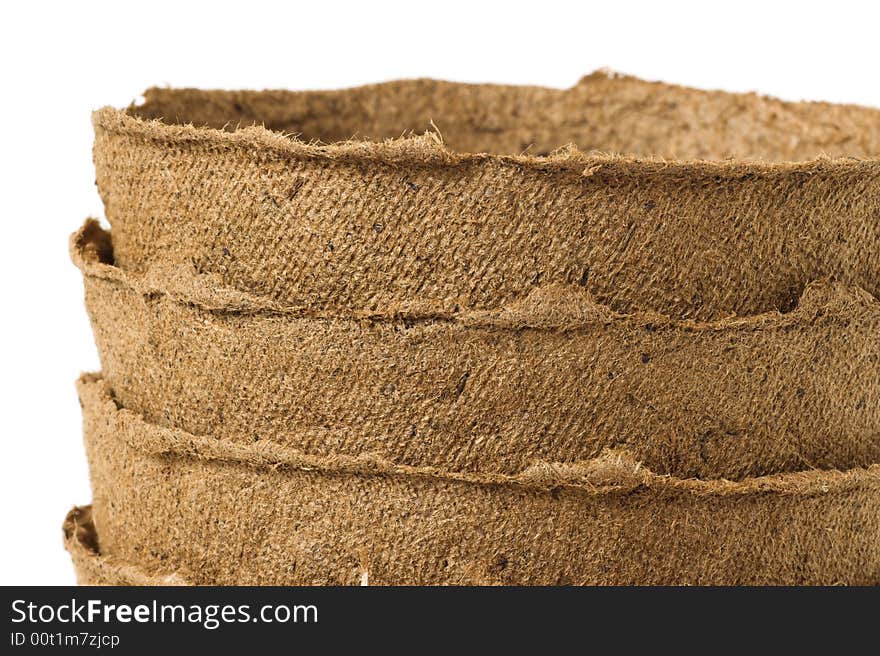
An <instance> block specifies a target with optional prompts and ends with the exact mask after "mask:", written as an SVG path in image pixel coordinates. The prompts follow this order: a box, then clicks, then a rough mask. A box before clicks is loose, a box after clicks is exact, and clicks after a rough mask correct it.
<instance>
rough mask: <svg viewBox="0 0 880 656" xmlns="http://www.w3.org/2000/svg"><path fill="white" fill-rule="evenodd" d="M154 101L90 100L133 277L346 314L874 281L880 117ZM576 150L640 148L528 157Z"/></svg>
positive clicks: (759, 100) (676, 94)
mask: <svg viewBox="0 0 880 656" xmlns="http://www.w3.org/2000/svg"><path fill="white" fill-rule="evenodd" d="M146 96H147V101H146V103H145V104H144V105H142V106H138V107H131V108H129V109H128V110H126V111H117V110H113V109H110V108H105V109H102V110H100V111H98V112H96V114H95V115H94V125H95V131H96V141H95V150H94V156H95V164H96V169H97V182H98V187H99V190H100V192H101V195H102V197H103V200H104V203H105V209H106V213H107V217H108V219H109V221H110V223H111V225H112V227H113V242H114V246H115V252H116V257H117V260H118V262H119V264H120V265H121V266H122V267H124V268H127V269H130V270H135V271H142V272H143V271H147V270H150V269H152V268H154V267H166V266H168V265H173V266H175V267H187V268H188V269H189V270H190V272H191V273H193V274H197V275H204V276H206V279H207V280H208V282H210V283H217V282H219V283H222V284H223V285H225V286H228V287H231V288H235V289H237V290H240V291H243V292H247V293H249V294H253V295H257V296H261V297H265V298H267V299H269V300H270V301H272V302H275V303H279V304H282V305H286V306H292V307H294V308H300V309H303V310H307V311H313V312H330V313H334V312H335V313H340V314H348V313H351V312H360V311H376V312H381V313H394V312H397V313H403V314H409V315H418V316H434V315H441V316H449V315H454V314H455V313H457V312H459V311H462V310H488V309H497V308H499V307H502V306H505V305H507V304H509V303H510V302H512V301H515V300H517V299H523V298H525V297H526V296H528V294H529V293H530V292H531V291H532V290H533V289H534V288H536V287H540V286H542V285H546V284H566V285H567V284H577V285H580V286H582V287H584V288H585V289H586V290H587V291H588V292H590V293H591V294H592V296H593V297H594V298H595V299H596V300H597V301H598V302H600V303H602V304H605V305H607V306H609V307H610V308H611V309H612V310H614V311H619V312H635V311H656V312H660V313H662V314H666V315H669V316H673V317H677V318H693V319H699V320H711V319H718V318H722V317H724V316H726V315H728V314H731V313H737V314H740V315H751V314H756V313H761V312H766V311H771V310H774V309H787V308H789V307H790V306H791V304H792V302H793V300H794V299H796V298H797V297H798V296H799V295H800V293H801V290H802V289H803V287H804V286H805V285H806V284H808V283H809V282H810V281H812V280H815V279H817V278H821V277H825V276H835V277H836V278H837V279H838V280H840V281H841V282H844V283H847V284H853V285H858V286H861V287H863V288H865V289H866V290H868V291H869V292H871V293H873V294H875V295H877V294H878V292H880V276H878V270H880V221H878V220H877V217H878V212H880V200H878V198H880V161H878V160H877V159H876V157H877V156H878V155H880V111H878V110H873V109H867V108H861V107H855V106H842V105H829V104H823V103H786V102H781V101H778V100H773V99H768V98H763V97H759V96H756V95H736V94H726V93H720V92H702V91H696V90H693V89H685V88H681V87H674V86H668V85H663V84H658V83H648V82H642V81H640V80H635V79H632V78H626V77H613V76H611V77H609V76H607V75H603V74H597V75H593V76H590V77H588V78H585V80H584V81H582V83H581V84H579V85H577V86H575V87H573V88H572V89H569V90H567V91H557V90H551V89H540V88H534V87H523V88H517V87H499V86H492V85H481V86H470V85H458V84H450V83H442V82H433V81H426V80H420V81H410V82H394V83H389V84H384V85H374V86H370V87H363V88H360V89H352V90H346V91H337V92H305V93H290V92H223V91H197V90H192V89H188V90H168V89H165V90H163V89H152V90H150V91H148V92H147V94H146ZM158 119H162V120H158ZM431 119H434V120H435V121H436V123H437V124H438V125H439V127H440V129H441V130H442V133H443V139H444V140H445V141H446V143H448V145H449V146H448V147H447V146H445V145H443V144H441V143H440V139H439V137H438V136H437V135H436V134H434V133H431V134H428V135H425V136H421V137H408V138H399V139H394V140H392V141H387V142H381V141H372V142H369V141H352V142H347V143H336V144H334V145H329V146H325V145H315V144H310V143H306V142H303V141H299V140H297V139H295V138H293V137H288V136H285V135H282V134H279V132H277V131H284V132H290V133H296V134H301V135H302V136H303V137H304V138H306V139H323V140H325V141H334V140H339V139H345V138H349V137H357V138H363V137H369V138H372V139H377V140H380V139H383V138H391V137H400V136H401V134H402V133H403V132H404V131H405V130H407V129H416V130H423V129H424V128H426V127H427V126H428V125H429V121H430V120H431ZM190 124H191V125H190ZM251 124H256V125H251ZM261 124H262V125H265V126H266V127H265V128H264V127H261ZM240 126H244V127H240ZM221 127H227V128H228V129H227V130H220V129H217V128H221ZM267 128H268V129H267ZM272 130H275V131H276V132H273V131H272ZM568 142H571V143H574V144H576V145H577V146H578V147H580V149H582V150H583V151H591V150H600V151H604V152H614V153H624V154H626V155H627V156H621V155H601V154H600V155H596V154H583V153H582V152H578V151H575V150H572V149H568V150H566V151H564V152H559V153H555V154H554V155H552V156H550V157H535V156H532V155H519V154H518V153H521V152H522V151H524V150H527V148H528V146H529V145H530V144H534V145H535V147H534V149H533V150H532V151H530V152H543V151H549V150H551V149H553V148H556V147H558V146H562V145H564V144H566V143H568ZM453 148H454V149H455V151H453V150H452V149H453ZM486 151H488V152H490V153H496V154H492V155H476V154H462V153H476V152H486ZM499 153H500V154H499ZM631 155H636V156H638V157H641V158H642V159H639V158H633V157H631ZM823 155H825V156H830V157H834V158H837V159H828V158H824V159H815V158H817V157H819V156H823ZM845 156H848V157H852V158H862V159H841V158H842V157H845ZM645 157H649V158H650V157H667V158H672V159H673V161H664V160H660V159H644V158H645ZM728 157H734V158H736V161H714V162H708V161H686V160H694V159H695V158H699V159H714V160H721V159H723V158H728ZM872 158H873V159H872Z"/></svg>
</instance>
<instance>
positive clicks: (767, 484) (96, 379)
mask: <svg viewBox="0 0 880 656" xmlns="http://www.w3.org/2000/svg"><path fill="white" fill-rule="evenodd" d="M76 385H77V392H78V394H79V397H80V402H81V403H83V404H84V405H85V404H93V406H94V409H93V410H92V411H91V412H94V413H96V414H98V415H103V416H104V417H105V418H106V420H107V421H108V422H109V423H110V425H111V426H112V430H113V432H114V433H115V434H116V435H117V436H118V439H120V440H122V441H124V442H125V444H126V446H127V447H128V448H131V449H134V450H136V451H139V452H141V453H143V454H145V455H148V456H164V457H173V458H176V459H181V460H182V459H187V458H190V459H196V460H200V461H203V462H212V461H213V462H220V463H226V464H233V465H238V466H246V467H253V468H256V469H268V470H273V471H277V470H281V471H285V470H293V471H300V472H310V471H313V472H314V471H317V472H320V473H321V474H323V475H326V476H355V477H358V476H359V477H374V476H388V477H395V478H405V479H413V480H418V479H422V480H434V481H446V482H450V483H458V484H465V485H476V486H482V487H509V488H519V489H523V490H532V491H534V492H537V493H547V494H554V493H556V492H557V491H561V490H568V491H571V492H573V493H577V494H586V495H589V496H602V495H628V494H632V493H636V492H639V491H647V490H650V491H652V492H654V493H656V494H664V493H671V494H675V493H679V494H690V495H693V496H698V497H699V496H715V497H727V496H749V495H764V494H780V495H801V496H813V495H819V494H828V493H834V492H845V491H849V490H853V489H858V488H862V487H869V488H876V489H878V490H880V463H877V464H872V465H868V466H861V467H852V468H850V469H847V470H845V471H844V470H839V469H807V470H803V471H798V472H786V473H782V474H767V475H763V476H754V477H749V478H745V479H742V480H737V481H731V480H728V479H724V478H718V479H698V478H681V477H677V476H673V475H664V474H655V473H653V472H652V471H650V470H649V469H647V468H645V467H643V466H642V464H641V462H638V461H636V460H635V459H633V458H632V457H631V456H630V455H629V454H628V453H627V452H626V451H625V450H617V451H614V450H612V451H608V450H606V451H604V452H603V453H602V454H601V455H599V456H597V457H596V458H593V459H590V460H583V461H578V462H568V463H567V462H546V461H543V462H542V461H536V462H535V463H534V464H533V465H531V466H529V467H527V468H526V469H525V470H523V471H521V472H520V473H518V474H498V473H486V472H481V473H472V472H456V471H449V470H444V469H440V468H436V467H424V466H418V467H417V466H410V465H399V464H393V463H391V462H388V461H385V460H382V459H379V458H375V457H371V456H336V457H335V458H334V457H324V456H312V455H308V454H305V453H303V452H300V451H298V450H296V449H293V448H291V447H284V446H278V445H262V446H260V447H255V446H254V445H251V444H241V443H237V442H234V441H231V440H228V439H225V438H215V437H211V436H200V435H193V434H192V433H189V432H187V431H184V430H182V429H179V428H173V427H166V426H161V425H158V424H153V423H150V422H149V421H148V420H147V419H146V418H145V417H143V415H141V414H138V413H137V412H134V411H132V410H128V409H126V408H124V407H121V406H120V404H118V403H117V402H116V401H115V400H114V399H113V397H112V396H111V393H110V390H109V388H108V385H107V383H105V381H104V379H103V377H102V375H101V374H100V373H84V374H82V375H81V376H80V377H79V379H78V380H77V383H76ZM127 428H128V430H127ZM144 429H147V430H149V431H150V435H149V437H148V438H147V439H140V440H133V439H129V438H128V437H127V436H128V433H130V432H131V430H141V431H143V430H144ZM609 467H610V468H612V469H614V468H616V471H615V472H611V471H609ZM612 474H613V475H614V476H616V477H617V479H616V480H614V479H613V477H612ZM612 481H614V482H612Z"/></svg>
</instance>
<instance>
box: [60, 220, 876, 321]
mask: <svg viewBox="0 0 880 656" xmlns="http://www.w3.org/2000/svg"><path fill="white" fill-rule="evenodd" d="M110 238H111V231H109V230H106V229H104V227H103V226H101V224H100V222H99V221H98V220H97V219H95V218H88V219H86V220H85V222H84V223H83V225H82V226H81V227H80V228H79V229H78V230H77V231H76V232H74V233H72V234H71V235H70V239H69V249H70V256H71V260H72V261H73V264H74V265H75V266H76V267H77V268H78V269H79V270H80V272H81V273H82V275H83V276H84V277H91V278H96V279H99V280H106V281H109V282H112V283H115V284H118V285H122V286H125V287H126V288H127V289H129V290H131V291H132V292H135V293H140V294H143V295H155V294H157V295H160V296H165V297H168V298H169V299H170V300H171V302H173V303H177V304H180V305H189V306H192V307H195V308H198V309H199V310H203V311H206V312H212V313H218V314H235V315H241V316H281V317H287V318H290V319H292V320H296V319H301V320H327V321H349V322H360V321H369V322H374V323H379V322H393V321H402V320H406V319H410V320H414V321H419V322H445V323H454V324H457V325H460V326H462V327H465V328H473V329H493V328H494V329H498V330H519V329H534V330H549V331H560V332H571V331H577V330H581V329H590V328H592V327H595V326H600V325H610V324H615V323H616V324H621V325H631V326H634V327H641V328H644V327H646V326H650V328H651V329H652V330H678V331H683V332H699V331H713V330H759V329H774V328H782V329H784V328H785V327H787V326H789V325H793V324H803V325H807V324H809V323H811V322H812V321H814V320H815V318H816V316H817V315H816V313H817V311H819V310H821V311H822V315H826V314H828V313H827V309H828V308H829V307H832V308H835V307H839V308H843V307H848V305H847V304H849V303H852V304H854V305H855V304H862V305H863V308H864V311H865V312H873V314H874V315H876V316H877V317H878V318H880V299H878V298H876V297H875V296H874V295H873V294H871V293H870V292H868V291H867V290H865V289H863V288H862V287H859V286H857V285H843V286H842V287H839V286H835V283H834V282H833V280H831V279H828V278H820V279H816V280H813V281H811V282H809V283H808V284H806V285H804V287H803V288H802V289H801V290H800V292H799V294H798V296H797V303H796V305H795V306H794V308H793V309H791V310H789V311H787V312H782V311H780V310H778V309H776V310H767V311H764V312H759V313H756V314H748V315H730V316H727V317H722V318H719V319H714V320H709V321H696V320H693V319H681V318H675V317H672V316H669V315H666V314H663V313H661V312H657V311H637V312H630V313H619V312H616V311H614V310H612V309H611V308H610V307H608V306H607V305H605V304H602V303H599V302H597V301H595V300H593V299H592V298H589V299H588V298H587V297H586V295H585V296H584V298H583V299H580V298H571V299H570V300H571V301H574V302H582V303H583V304H584V306H585V307H588V308H589V310H590V312H589V315H588V316H587V315H583V316H580V317H578V316H573V315H572V316H570V317H560V318H556V319H547V318H545V317H542V315H541V314H539V313H536V314H534V315H533V316H531V317H529V316H526V314H525V313H519V312H518V311H517V308H518V307H519V306H518V304H520V303H528V301H529V299H530V298H531V297H530V296H528V295H527V296H524V297H523V298H522V299H519V301H514V302H511V303H509V304H507V305H503V306H500V307H498V308H494V309H489V310H471V309H465V310H464V311H462V312H459V313H456V314H449V313H440V312H435V313H431V312H425V311H395V310H393V309H392V310H388V311H381V310H348V311H344V312H343V311H336V312H309V311H306V309H305V308H304V307H297V306H292V305H283V304H279V303H276V302H275V301H272V300H270V299H266V298H262V297H257V296H253V295H251V294H248V293H247V292H244V291H241V290H238V289H234V288H231V287H226V286H217V285H212V284H210V283H209V284H203V282H205V281H202V280H201V279H200V277H199V276H196V275H194V274H189V275H188V276H187V277H186V279H185V280H183V281H180V280H178V279H177V278H176V277H174V276H172V275H170V274H168V275H163V274H165V272H163V271H153V272H152V273H154V274H158V275H150V272H148V273H147V274H132V273H131V272H129V271H126V270H125V269H122V268H120V267H118V266H116V265H115V264H113V263H112V245H111V243H110ZM157 278H158V279H159V280H162V279H164V284H159V282H158V281H157ZM557 287H558V288H560V289H564V290H565V291H567V288H564V287H561V286H557ZM544 289H546V287H545V288H536V290H535V291H533V292H532V293H533V294H534V293H540V292H541V291H542V290H544ZM576 293H578V294H580V293H581V292H580V291H576ZM805 301H807V302H805ZM571 305H574V303H572V304H571ZM569 309H570V308H569Z"/></svg>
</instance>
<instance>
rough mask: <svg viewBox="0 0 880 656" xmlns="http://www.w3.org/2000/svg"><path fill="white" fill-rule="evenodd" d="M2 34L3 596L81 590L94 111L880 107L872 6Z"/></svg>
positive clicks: (441, 5)
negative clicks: (486, 90)
mask: <svg viewBox="0 0 880 656" xmlns="http://www.w3.org/2000/svg"><path fill="white" fill-rule="evenodd" d="M0 22H2V26H0V49H2V57H0V67H2V68H0V70H2V74H3V86H2V87H0V93H2V102H0V112H2V123H0V128H2V130H3V132H2V141H0V143H2V151H0V163H2V171H0V174H2V178H0V179H2V196H0V198H2V209H3V217H2V225H3V226H4V228H3V230H2V233H0V235H2V252H0V267H2V271H0V274H2V284H3V287H2V296H0V303H2V318H0V345H2V365H3V371H2V377H0V403H2V406H0V412H2V417H0V437H2V451H0V463H2V472H0V474H2V490H0V491H2V495H3V496H2V504H3V507H4V508H5V512H4V517H5V519H4V521H3V524H2V526H3V528H2V534H0V584H68V583H73V582H74V577H73V571H72V568H71V566H70V562H69V560H68V557H67V554H66V553H65V552H64V550H63V548H62V544H61V530H60V526H61V521H62V519H63V517H64V514H65V512H66V511H67V510H68V509H69V508H70V506H71V505H73V504H86V503H88V502H89V500H90V491H89V484H88V470H87V467H86V462H85V457H84V455H83V448H82V441H81V437H80V417H79V405H78V403H77V399H76V394H75V392H74V386H73V382H74V379H75V378H76V376H77V375H78V374H79V372H80V371H82V370H95V369H97V368H98V366H99V365H98V358H97V355H96V352H95V349H94V346H93V344H92V338H91V333H90V329H89V325H88V321H87V319H86V314H85V310H84V308H83V304H82V286H81V283H80V280H79V274H78V272H77V270H76V269H75V268H74V267H73V266H72V265H71V264H70V262H69V259H68V255H67V236H68V234H69V233H70V232H72V231H73V230H75V229H76V228H77V227H79V225H80V223H81V222H82V220H83V218H85V217H86V216H87V215H94V216H98V217H101V216H102V207H101V203H100V200H99V198H98V195H97V193H96V191H95V187H94V173H93V169H92V161H91V140H92V133H91V124H90V117H89V115H90V112H91V111H92V110H93V109H96V108H98V107H100V106H102V105H108V104H109V105H117V106H122V105H126V104H128V103H130V102H131V101H132V100H134V99H136V98H137V97H138V95H139V93H140V92H141V91H142V90H143V89H145V88H146V87H148V86H152V85H171V86H199V87H220V88H243V87H248V88H264V87H283V88H333V87H341V86H351V85H357V84H363V83H367V82H377V81H382V80H388V79H393V78H402V77H421V76H424V77H436V78H446V79H453V80H459V81H472V82H504V83H521V84H540V85H545V86H557V87H567V86H570V85H572V84H574V83H575V82H576V81H577V80H578V79H579V78H580V77H581V76H582V75H583V74H585V73H587V72H590V71H592V70H593V69H596V68H601V67H609V68H612V69H614V70H618V71H622V72H626V73H632V74H635V75H638V76H640V77H645V78H649V79H663V80H666V81H670V82H677V83H682V84H687V85H691V86H697V87H707V88H725V89H728V90H733V91H749V90H757V91H760V92H763V93H767V94H771V95H776V96H781V97H783V98H786V99H792V100H798V99H804V98H805V99H819V100H832V101H838V102H855V103H861V104H867V105H874V106H880V73H878V64H880V36H878V35H880V10H878V8H877V5H876V3H872V2H866V1H862V2H843V1H838V2H833V3H828V2H823V3H813V4H811V3H808V2H803V1H802V2H790V3H789V2H770V1H764V2H749V1H745V0H741V1H739V2H735V3H731V2H726V3H714V2H708V1H706V0H703V1H701V2H674V1H666V2H656V1H655V2H624V1H619V0H618V1H614V2H601V3H595V4H594V3H589V2H565V3H563V2H550V1H546V0H544V1H540V2H530V3H518V2H515V1H513V0H509V1H508V2H501V3H480V2H476V1H471V2H453V1H445V2H431V3H418V2H415V1H410V2H402V3H381V2H370V1H367V2H363V1H362V2H355V3H347V4H346V3H335V2H309V3H296V2H277V3H268V2H257V1H254V0H245V1H244V2H235V3H224V2H220V1H215V2H209V3H204V4H198V3H185V2H182V1H178V2H156V1H153V2H150V1H146V0H141V2H138V3H125V2H122V1H121V0H117V1H116V2H107V3H103V2H96V3H88V2H69V1H68V2H59V3H57V4H51V3H39V2H15V3H4V5H3V9H2V11H0Z"/></svg>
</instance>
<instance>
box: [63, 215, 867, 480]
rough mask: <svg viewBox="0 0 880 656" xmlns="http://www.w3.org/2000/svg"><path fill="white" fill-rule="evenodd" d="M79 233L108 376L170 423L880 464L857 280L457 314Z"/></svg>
mask: <svg viewBox="0 0 880 656" xmlns="http://www.w3.org/2000/svg"><path fill="white" fill-rule="evenodd" d="M72 248H73V257H74V260H75V261H76V262H77V263H78V264H79V266H80V267H81V268H82V269H83V272H84V273H85V289H86V305H87V307H88V310H89V315H90V317H91V321H92V325H93V328H94V334H95V339H96V341H97V344H98V351H99V354H100V357H101V363H102V368H103V373H104V376H105V377H106V380H107V381H108V383H109V384H110V386H111V388H112V390H113V394H114V396H115V398H116V399H117V400H119V401H120V402H121V403H122V405H123V406H124V407H126V408H129V409H131V410H134V411H136V412H139V413H141V414H143V415H144V416H145V417H146V418H147V419H148V420H149V421H152V422H154V423H157V424H161V425H165V426H175V427H178V428H181V429H184V430H187V431H190V432H192V433H195V434H199V435H213V436H215V437H221V438H224V439H229V440H232V441H235V442H238V443H243V444H253V443H275V444H280V445H285V446H290V447H293V448H296V449H299V450H301V451H302V452H304V453H308V454H312V455H322V456H327V457H331V456H334V455H339V456H347V457H350V456H363V455H371V456H373V457H376V458H378V459H381V460H384V461H389V462H391V463H394V464H404V465H414V466H433V467H442V468H455V469H459V470H467V471H483V472H500V473H507V474H509V473H513V472H517V471H520V470H522V469H523V468H525V467H527V466H528V465H529V464H530V463H532V462H533V461H534V460H536V459H544V460H552V461H574V460H583V459H587V458H591V457H595V456H598V455H599V454H600V452H602V451H603V450H604V449H606V448H609V447H617V446H622V447H625V448H626V449H627V450H628V451H629V452H630V453H631V454H632V455H633V456H634V457H636V458H638V459H639V460H641V461H643V462H644V463H645V464H646V465H647V466H648V467H650V468H651V469H652V470H653V471H655V472H658V473H662V474H673V475H677V476H685V477H687V476H699V477H707V478H714V477H726V478H735V479H739V478H744V477H746V476H755V475H762V474H768V473H778V472H785V471H798V470H801V469H805V468H811V467H821V468H841V469H847V468H850V467H854V466H858V465H866V464H870V463H874V462H878V461H880V380H878V377H877V371H878V367H880V303H878V302H877V300H876V299H874V298H873V297H872V296H870V295H869V294H867V293H865V292H863V291H862V290H859V289H855V288H850V287H847V286H845V285H841V284H835V283H829V282H819V283H815V284H812V285H810V286H809V287H807V289H806V290H805V292H804V295H803V297H802V298H801V299H800V303H799V305H798V307H797V308H796V309H794V310H792V311H791V312H789V313H787V314H781V313H779V312H772V313H768V314H764V315H759V316H754V317H748V318H742V319H736V318H734V319H725V320H718V321H715V322H710V323H695V322H692V321H681V320H670V319H667V318H664V317H662V316H660V315H657V314H646V313H641V314H633V315H620V314H616V313H614V312H612V311H610V310H608V309H607V308H606V307H604V306H601V305H598V304H596V303H595V302H593V301H592V299H591V298H590V297H589V295H588V294H587V293H586V292H584V291H583V289H582V288H580V287H577V286H574V287H569V288H565V287H560V286H545V287H541V288H538V289H536V291H535V292H533V293H532V294H531V295H530V296H529V297H527V298H526V299H525V300H524V301H521V302H517V303H513V304H511V305H510V306H508V307H505V308H501V309H499V310H497V311H476V312H466V313H459V314H458V315H456V317H455V318H454V319H449V320H438V319H434V320H426V321H415V320H398V319H388V318H382V319H367V318H360V319H354V318H351V319H342V318H315V317H310V316H299V315H296V314H294V315H290V314H285V313H281V312H273V311H270V310H266V309H262V310H261V309H259V308H258V307H254V306H251V305H248V304H246V303H245V304H242V305H236V304H235V303H234V300H235V299H232V298H230V297H229V296H228V295H225V294H223V293H222V292H221V293H217V292H215V291H214V290H212V289H210V288H208V289H204V288H201V287H199V286H197V284H196V282H195V281H193V280H187V279H185V278H182V277H179V276H178V277H174V276H172V275H168V276H166V277H165V278H164V279H162V280H161V281H160V282H161V283H164V287H159V286H158V285H157V284H156V283H155V281H154V280H150V279H147V278H144V277H140V276H137V275H132V274H129V273H126V272H123V271H122V270H120V269H118V268H116V267H114V266H112V265H110V264H108V262H111V261H112V252H111V251H110V247H109V236H108V234H107V233H105V232H103V231H102V230H101V229H100V228H99V227H98V226H97V224H96V223H94V222H89V223H87V224H86V225H85V226H84V228H83V229H82V230H81V231H80V232H79V233H77V234H75V235H74V237H73V240H72Z"/></svg>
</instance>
